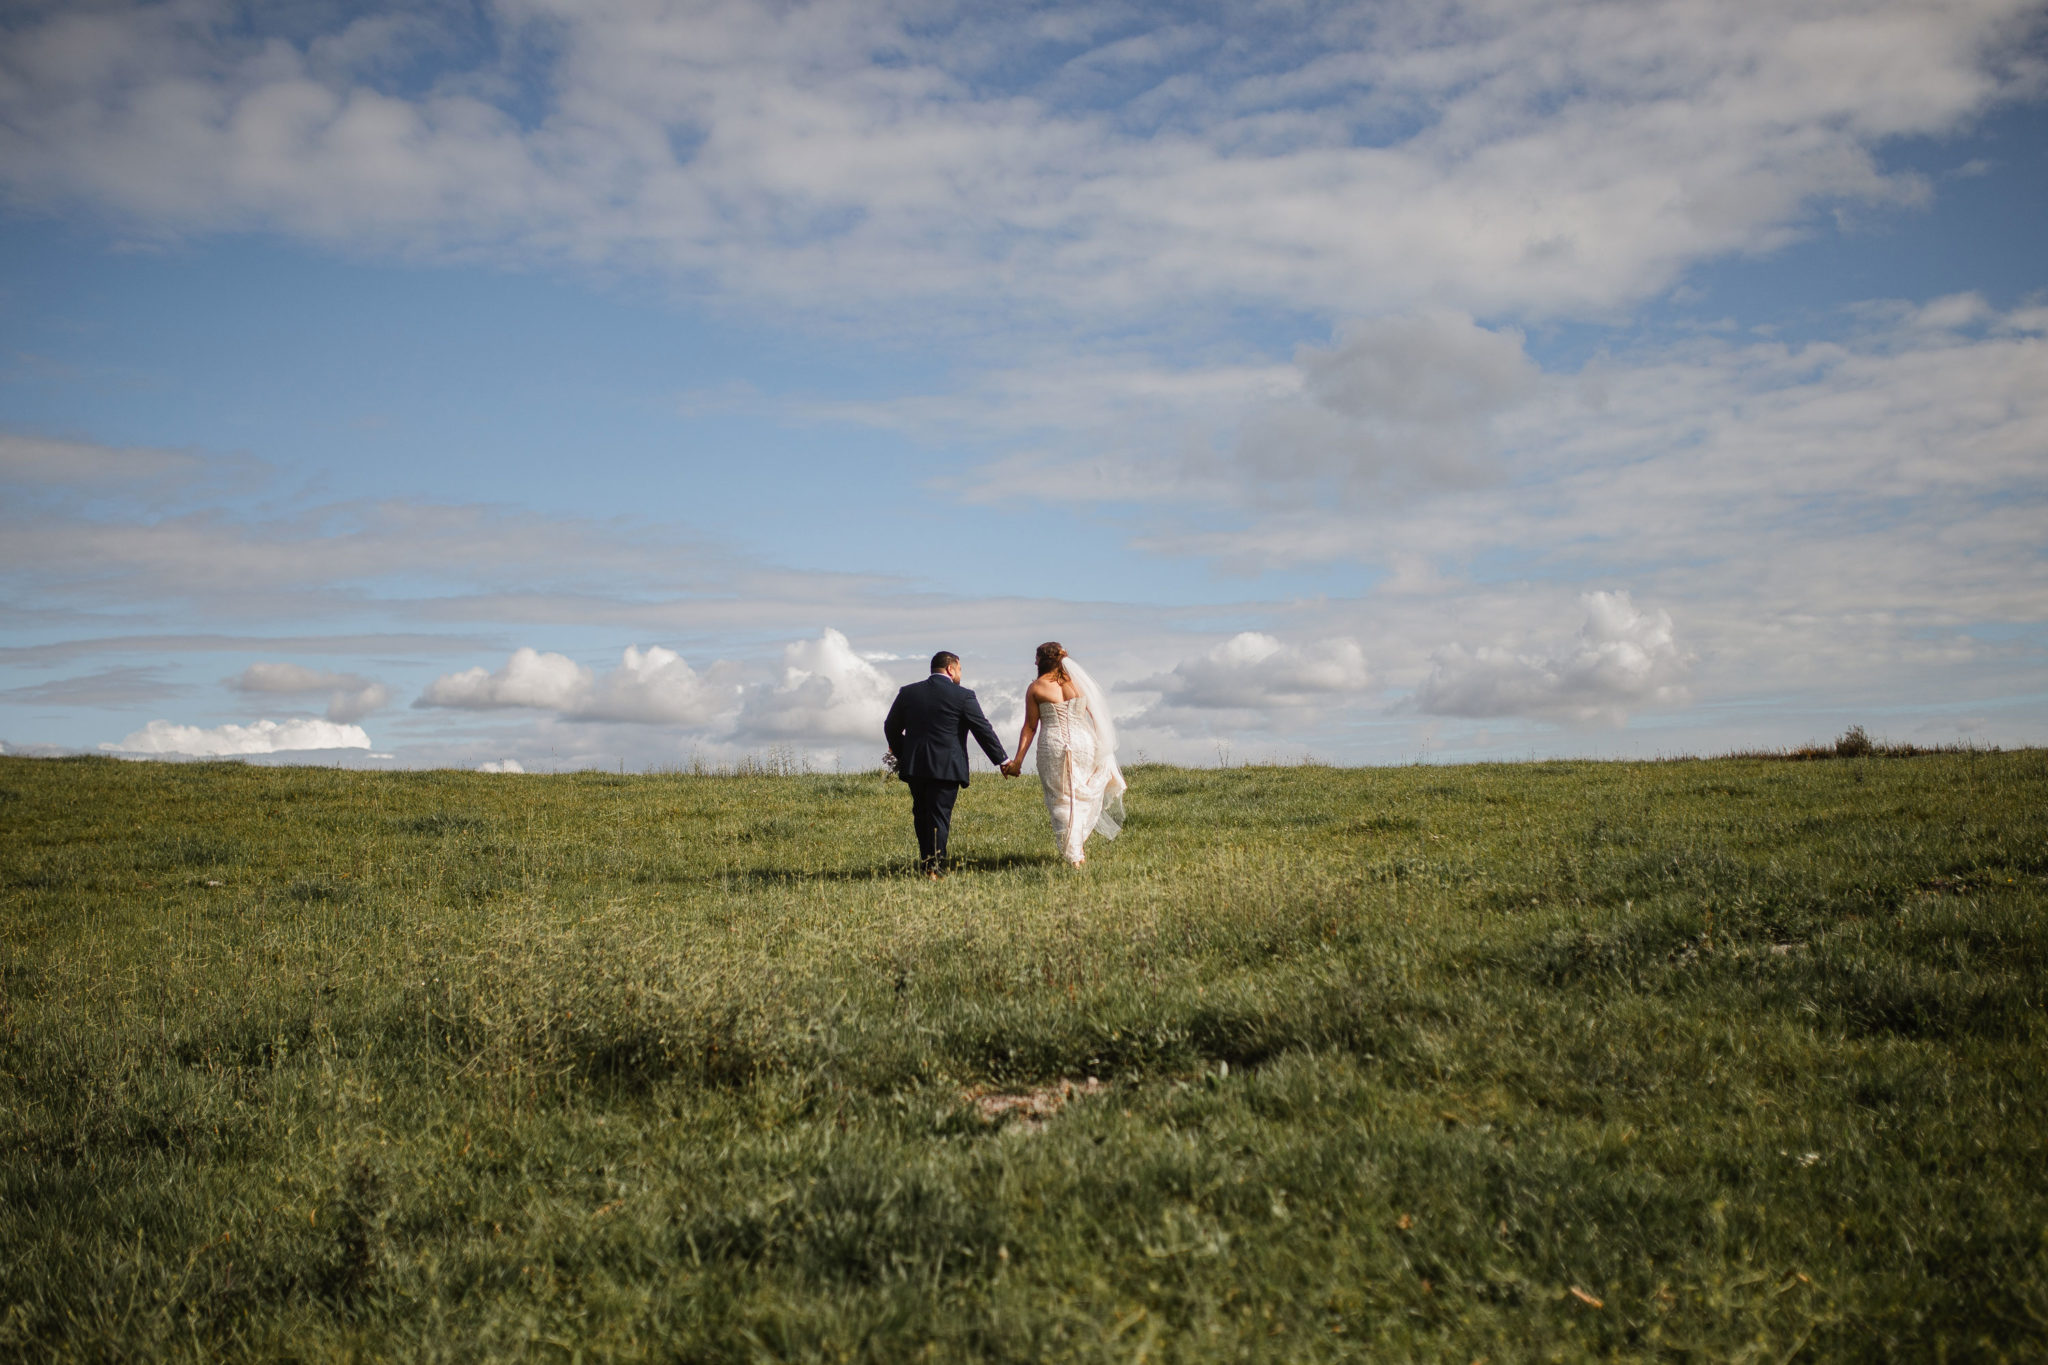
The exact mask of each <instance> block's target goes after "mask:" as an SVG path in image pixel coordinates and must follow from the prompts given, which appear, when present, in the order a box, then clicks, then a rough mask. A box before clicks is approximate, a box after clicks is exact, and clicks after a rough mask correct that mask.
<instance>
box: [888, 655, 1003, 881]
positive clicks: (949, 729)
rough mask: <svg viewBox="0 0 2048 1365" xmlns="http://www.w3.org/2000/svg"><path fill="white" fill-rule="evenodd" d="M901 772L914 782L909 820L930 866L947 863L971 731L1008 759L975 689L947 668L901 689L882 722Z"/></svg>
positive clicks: (992, 755) (997, 758)
mask: <svg viewBox="0 0 2048 1365" xmlns="http://www.w3.org/2000/svg"><path fill="white" fill-rule="evenodd" d="M882 733H883V734H884V735H885V736H887V737H888V740H889V752H890V753H892V754H894V755H896V775H897V776H898V777H900V778H902V779H903V780H904V781H905V782H907V783H909V784H910V820H911V823H912V824H913V825H915V826H916V827H917V851H918V855H919V857H921V858H922V859H923V860H924V865H925V867H926V868H927V869H928V870H931V871H937V870H938V869H939V868H940V867H942V866H944V865H945V861H946V836H947V835H948V834H949V833H951V832H952V827H953V801H954V798H956V797H958V796H959V795H960V789H961V788H962V787H964V786H966V785H967V782H968V776H967V737H968V736H969V735H970V734H971V735H973V736H974V738H975V742H976V743H978V744H980V745H981V751H982V752H983V753H985V754H987V755H988V757H989V762H991V763H994V764H996V765H997V766H998V767H1000V766H1002V764H1003V763H1005V762H1006V761H1008V759H1009V754H1008V753H1007V752H1006V751H1005V750H1004V748H1003V742H1002V741H1001V740H999V739H997V738H996V730H995V727H994V726H993V725H990V724H989V723H988V717H987V716H984V715H983V714H982V713H981V703H980V702H978V701H976V700H975V699H974V693H973V692H971V691H970V690H968V689H967V688H965V687H962V686H961V685H960V684H959V683H956V682H954V681H953V680H952V679H951V678H949V677H947V676H946V675H945V674H943V673H934V674H932V675H931V676H930V677H929V678H926V679H925V680H924V681H923V682H918V683H911V684H910V685H909V686H908V687H905V688H904V689H903V690H902V691H900V692H898V693H897V694H896V703H895V705H893V706H891V707H890V708H889V718H888V719H887V720H885V721H883V722H882Z"/></svg>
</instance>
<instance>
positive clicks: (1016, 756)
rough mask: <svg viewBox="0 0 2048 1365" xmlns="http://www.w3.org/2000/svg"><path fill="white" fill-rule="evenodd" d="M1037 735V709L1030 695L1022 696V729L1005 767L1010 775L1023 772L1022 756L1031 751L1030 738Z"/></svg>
mask: <svg viewBox="0 0 2048 1365" xmlns="http://www.w3.org/2000/svg"><path fill="white" fill-rule="evenodd" d="M1037 733H1038V708H1037V707H1035V706H1033V705H1032V704H1031V694H1030V693H1028V692H1027V693H1025V694H1024V728H1023V729H1022V730H1021V731H1019V732H1018V734H1017V749H1016V752H1015V753H1012V754H1011V755H1010V761H1009V763H1008V764H1007V765H1006V766H1007V767H1008V768H1009V769H1010V771H1011V774H1012V775H1013V776H1014V775H1015V774H1017V773H1020V772H1023V771H1024V755H1025V754H1027V753H1029V752H1030V751H1031V737H1032V736H1033V735H1035V734H1037Z"/></svg>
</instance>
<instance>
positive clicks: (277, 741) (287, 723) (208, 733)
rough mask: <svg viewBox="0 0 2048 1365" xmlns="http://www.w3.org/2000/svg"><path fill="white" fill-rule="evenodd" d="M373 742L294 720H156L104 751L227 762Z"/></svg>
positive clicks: (344, 728)
mask: <svg viewBox="0 0 2048 1365" xmlns="http://www.w3.org/2000/svg"><path fill="white" fill-rule="evenodd" d="M369 747H370V737H369V736H368V735H367V734H365V733H363V728H362V727H361V726H359V725H337V724H335V723H334V722H333V721H327V720H311V719H293V720H282V721H279V720H259V721H254V722H251V723H250V724H248V725H216V726H214V727H213V728H212V729H202V728H201V727H199V726H197V725H177V724H173V723H172V722H170V721H167V720H153V721H151V722H150V723H149V724H147V725H145V726H143V727H142V728H141V729H140V730H137V731H135V732H134V733H133V734H130V735H129V736H128V737H127V738H126V739H123V740H120V741H118V742H116V743H112V744H102V745H100V748H102V749H105V750H108V751H109V752H114V753H128V754H187V755H191V756H194V757H216V758H217V757H225V756H228V755H236V754H282V753H296V752H299V751H301V750H307V749H367V748H369Z"/></svg>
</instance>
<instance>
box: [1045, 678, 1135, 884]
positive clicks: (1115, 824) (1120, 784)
mask: <svg viewBox="0 0 2048 1365" xmlns="http://www.w3.org/2000/svg"><path fill="white" fill-rule="evenodd" d="M1066 667H1067V677H1068V678H1070V679H1072V680H1073V683H1074V685H1075V687H1076V688H1078V689H1079V690H1080V693H1081V695H1080V696H1078V697H1072V698H1069V699H1068V700H1066V701H1063V702H1044V701H1042V702H1040V703H1039V704H1038V781H1039V786H1040V788H1041V789H1042V790H1043V792H1044V793H1045V812H1046V814H1047V815H1050V816H1051V817H1052V837H1053V842H1054V843H1055V844H1056V845H1058V847H1059V851H1060V856H1061V857H1062V858H1065V859H1066V860H1067V861H1068V862H1070V863H1079V862H1080V861H1081V859H1082V858H1083V857H1085V856H1086V848H1087V844H1088V836H1089V835H1090V834H1100V835H1101V836H1102V837H1103V838H1105V839H1114V838H1116V836H1117V832H1118V831H1119V830H1121V829H1122V828H1123V820H1124V791H1125V783H1124V775H1123V773H1122V772H1121V771H1120V770H1119V769H1118V768H1117V766H1116V727H1115V725H1114V724H1112V723H1111V721H1110V718H1109V702H1108V699H1107V698H1105V697H1104V696H1103V695H1102V689H1101V688H1099V687H1097V686H1096V685H1095V680H1094V679H1092V678H1090V677H1089V676H1088V675H1087V673H1085V672H1083V671H1082V669H1081V666H1080V665H1079V664H1076V663H1075V662H1074V660H1073V658H1072V657H1071V656H1070V657H1068V659H1067V660H1066Z"/></svg>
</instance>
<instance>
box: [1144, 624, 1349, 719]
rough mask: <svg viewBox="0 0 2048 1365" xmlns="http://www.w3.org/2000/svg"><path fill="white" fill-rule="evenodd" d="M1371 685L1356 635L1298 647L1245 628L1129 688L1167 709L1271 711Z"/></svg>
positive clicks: (1340, 697) (1342, 697)
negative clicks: (1155, 697)
mask: <svg viewBox="0 0 2048 1365" xmlns="http://www.w3.org/2000/svg"><path fill="white" fill-rule="evenodd" d="M1371 685H1372V674H1371V672H1370V670H1368V669H1367V667H1366V663H1365V651H1364V649H1362V648H1361V647H1360V646H1359V644H1358V642H1357V641H1356V640H1347V639H1330V640H1318V641H1316V642H1314V643H1312V644H1309V645H1302V646H1297V645H1287V644H1282V643H1281V642H1280V641H1279V640H1277V639H1275V638H1274V637H1272V636H1271V635H1265V634H1261V633H1260V632H1257V631H1243V632H1241V633H1239V634H1237V635H1233V636H1232V637H1231V638H1229V639H1228V640H1225V641H1224V642H1223V643H1222V644H1219V645H1217V646H1216V647H1215V648H1214V649H1211V650H1209V651H1208V652H1207V653H1205V654H1200V655H1197V656H1195V657H1194V658H1191V659H1183V660H1182V661H1181V662H1180V663H1178V664H1176V665H1174V667H1173V669H1172V670H1171V671H1170V672H1167V673H1164V674H1159V675H1156V676H1154V677H1151V678H1146V679H1144V680H1142V681H1139V682H1135V683H1130V684H1127V685H1126V690H1136V691H1156V692H1158V693H1160V694H1161V695H1160V702H1159V704H1160V706H1162V707H1168V708H1179V707H1187V708H1192V709H1198V710H1221V709H1238V710H1248V711H1270V710H1274V709H1287V708H1299V707H1309V706H1320V705H1329V704H1333V703H1338V702H1342V701H1347V700H1352V699H1355V698H1356V697H1357V696H1358V695H1359V694H1360V693H1362V692H1363V691H1365V689H1366V688H1368V687H1370V686H1371Z"/></svg>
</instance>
